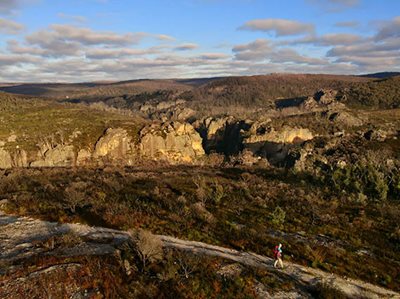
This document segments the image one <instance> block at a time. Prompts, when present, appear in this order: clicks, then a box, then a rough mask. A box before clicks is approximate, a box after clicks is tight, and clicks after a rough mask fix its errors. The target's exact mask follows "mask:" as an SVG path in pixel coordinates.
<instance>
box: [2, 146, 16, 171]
mask: <svg viewBox="0 0 400 299" xmlns="http://www.w3.org/2000/svg"><path fill="white" fill-rule="evenodd" d="M12 166H13V163H12V159H11V155H10V153H9V152H7V151H6V150H4V149H3V148H1V147H0V169H7V168H11V167H12Z"/></svg>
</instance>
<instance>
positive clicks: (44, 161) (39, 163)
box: [30, 144, 76, 167]
mask: <svg viewBox="0 0 400 299" xmlns="http://www.w3.org/2000/svg"><path fill="white" fill-rule="evenodd" d="M75 162H76V159H75V150H74V147H73V146H72V145H61V144H59V145H57V146H56V147H54V148H52V149H49V150H47V151H46V152H45V153H44V155H43V156H42V157H41V158H40V159H39V160H36V161H33V162H32V163H31V164H30V166H31V167H71V166H75Z"/></svg>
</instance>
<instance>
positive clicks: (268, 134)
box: [244, 122, 314, 144]
mask: <svg viewBox="0 0 400 299" xmlns="http://www.w3.org/2000/svg"><path fill="white" fill-rule="evenodd" d="M247 135H248V136H247V137H245V138H244V143H245V144H251V143H260V142H274V143H283V144H285V143H296V142H301V141H306V140H310V139H313V138H314V135H313V134H312V133H311V131H310V130H309V129H303V128H297V127H289V126H284V127H283V128H281V129H279V130H275V128H273V127H271V126H269V125H268V124H266V123H261V124H260V123H257V122H256V123H254V124H253V125H252V126H251V128H250V130H249V132H248V133H247Z"/></svg>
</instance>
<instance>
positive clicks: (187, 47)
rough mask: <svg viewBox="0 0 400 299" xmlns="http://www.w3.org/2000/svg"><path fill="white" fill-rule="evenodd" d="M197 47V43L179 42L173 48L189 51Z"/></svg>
mask: <svg viewBox="0 0 400 299" xmlns="http://www.w3.org/2000/svg"><path fill="white" fill-rule="evenodd" d="M198 47H199V45H198V44H194V43H186V44H181V45H178V46H177V47H175V48H174V49H175V50H176V51H190V50H195V49H197V48H198Z"/></svg>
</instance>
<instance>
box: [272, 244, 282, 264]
mask: <svg viewBox="0 0 400 299" xmlns="http://www.w3.org/2000/svg"><path fill="white" fill-rule="evenodd" d="M274 259H275V262H274V268H277V266H278V263H279V266H280V267H281V268H282V269H283V262H282V244H281V243H279V245H276V246H275V248H274Z"/></svg>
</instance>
